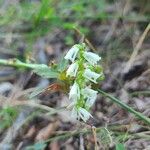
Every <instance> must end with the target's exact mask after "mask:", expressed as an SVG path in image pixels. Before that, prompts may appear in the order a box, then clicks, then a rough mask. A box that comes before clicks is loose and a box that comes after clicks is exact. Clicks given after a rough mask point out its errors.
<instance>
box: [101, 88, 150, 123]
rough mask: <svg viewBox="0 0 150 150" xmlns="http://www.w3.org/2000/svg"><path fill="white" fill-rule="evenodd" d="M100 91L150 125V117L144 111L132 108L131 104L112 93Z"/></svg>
mask: <svg viewBox="0 0 150 150" xmlns="http://www.w3.org/2000/svg"><path fill="white" fill-rule="evenodd" d="M98 92H99V93H100V94H102V95H104V96H105V97H108V98H109V99H110V100H112V101H113V102H115V103H116V104H118V105H119V106H121V107H122V108H124V109H125V110H127V111H129V112H130V113H132V114H134V115H135V116H136V117H137V118H139V119H141V120H143V121H144V122H145V123H147V124H148V125H150V118H148V117H146V116H144V115H143V114H142V113H140V112H137V111H135V110H134V109H133V108H131V107H130V106H128V105H126V104H125V103H123V102H122V101H121V100H119V99H117V98H115V97H113V96H112V95H110V94H108V93H106V92H104V91H102V90H99V89H98Z"/></svg>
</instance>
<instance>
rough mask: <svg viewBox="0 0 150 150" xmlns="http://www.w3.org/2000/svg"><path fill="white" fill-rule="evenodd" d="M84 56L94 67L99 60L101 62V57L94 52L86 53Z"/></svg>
mask: <svg viewBox="0 0 150 150" xmlns="http://www.w3.org/2000/svg"><path fill="white" fill-rule="evenodd" d="M83 56H84V58H85V59H86V60H87V61H88V62H89V63H90V64H92V65H95V64H96V63H97V62H98V61H99V60H101V57H99V56H98V55H97V54H95V53H92V52H84V55H83Z"/></svg>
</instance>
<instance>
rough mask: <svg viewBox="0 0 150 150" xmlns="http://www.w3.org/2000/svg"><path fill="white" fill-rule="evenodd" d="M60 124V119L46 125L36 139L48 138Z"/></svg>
mask: <svg viewBox="0 0 150 150" xmlns="http://www.w3.org/2000/svg"><path fill="white" fill-rule="evenodd" d="M58 125H59V122H58V121H57V122H55V123H49V124H48V125H47V126H46V127H44V128H43V129H41V130H40V131H39V133H38V134H37V136H36V138H35V140H36V141H42V140H47V139H48V138H49V137H50V136H51V135H52V134H53V133H54V132H55V131H56V129H57V127H58Z"/></svg>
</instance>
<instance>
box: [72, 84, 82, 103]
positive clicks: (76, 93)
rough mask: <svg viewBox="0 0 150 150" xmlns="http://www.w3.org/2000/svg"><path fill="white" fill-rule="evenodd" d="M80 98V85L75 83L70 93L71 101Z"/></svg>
mask: <svg viewBox="0 0 150 150" xmlns="http://www.w3.org/2000/svg"><path fill="white" fill-rule="evenodd" d="M79 98H80V88H79V86H78V84H77V83H76V82H75V83H74V84H73V86H72V87H71V90H70V93H69V99H71V100H74V101H77V100H78V99H79Z"/></svg>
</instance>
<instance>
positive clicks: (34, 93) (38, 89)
mask: <svg viewBox="0 0 150 150" xmlns="http://www.w3.org/2000/svg"><path fill="white" fill-rule="evenodd" d="M45 89H46V88H43V87H42V88H41V87H40V88H36V89H35V90H34V91H33V92H31V94H30V95H29V99H32V98H33V97H35V96H37V95H39V94H41V93H42V92H44V91H45Z"/></svg>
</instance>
